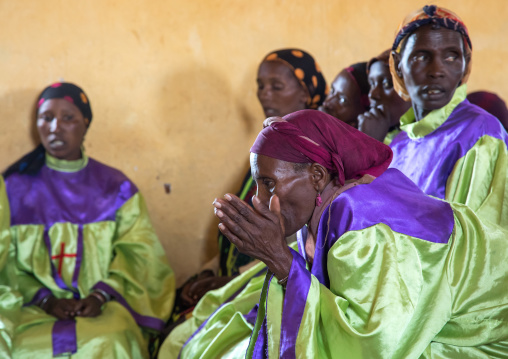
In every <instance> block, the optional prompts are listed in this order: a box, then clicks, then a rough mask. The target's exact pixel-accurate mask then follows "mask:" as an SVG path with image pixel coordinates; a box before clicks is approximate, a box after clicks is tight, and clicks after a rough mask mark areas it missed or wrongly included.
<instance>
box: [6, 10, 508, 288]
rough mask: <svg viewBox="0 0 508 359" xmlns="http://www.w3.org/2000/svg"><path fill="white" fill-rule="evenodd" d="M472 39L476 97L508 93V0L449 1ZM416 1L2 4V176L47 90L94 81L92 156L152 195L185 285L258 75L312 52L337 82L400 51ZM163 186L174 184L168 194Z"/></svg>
mask: <svg viewBox="0 0 508 359" xmlns="http://www.w3.org/2000/svg"><path fill="white" fill-rule="evenodd" d="M437 3H438V4H440V5H442V6H445V7H448V8H450V9H452V10H454V11H455V12H457V13H458V14H459V15H460V16H461V17H462V18H463V19H464V21H465V23H466V24H467V25H468V27H469V30H470V34H471V38H472V41H473V61H474V65H473V72H472V75H471V78H470V82H469V90H476V89H489V90H491V91H494V92H497V93H499V94H500V95H501V96H506V95H508V85H507V80H508V74H507V73H506V70H507V66H506V65H505V63H506V59H507V58H508V56H507V55H508V54H507V52H508V46H506V45H507V40H506V34H507V33H508V26H507V20H506V19H508V6H507V3H506V1H505V0H481V1H477V0H448V1H438V2H437ZM424 4H425V3H424V2H422V1H415V0H406V1H400V0H389V1H377V0H364V1H347V2H346V1H344V0H341V1H340V0H335V1H334V0H316V1H312V2H311V1H306V0H257V1H247V0H222V1H219V0H187V1H176V0H146V1H142V0H85V1H69V0H65V1H64V0H46V1H40V0H16V1H14V0H0V23H1V24H2V26H1V30H0V69H1V70H0V71H1V73H2V81H0V118H1V128H2V130H1V131H0V144H1V146H2V147H1V148H2V149H1V151H2V155H1V156H0V168H2V169H4V168H5V167H6V166H7V165H8V164H9V163H11V162H13V161H14V160H15V159H17V158H18V157H20V156H21V155H23V154H24V153H26V152H28V151H29V150H31V149H32V148H33V147H34V143H35V142H34V140H33V138H32V137H33V136H32V135H31V134H32V131H33V130H32V128H33V117H32V111H33V105H34V102H35V99H36V97H37V95H38V93H39V92H40V91H41V90H42V89H43V88H44V87H45V86H46V85H48V84H50V83H52V82H55V81H58V80H61V79H63V80H66V81H71V82H75V83H76V84H78V85H80V86H82V87H83V88H84V89H85V91H86V92H87V94H88V95H89V97H90V99H91V104H92V109H93V112H94V119H93V122H92V126H91V128H90V131H89V133H88V134H87V137H86V141H85V146H86V149H87V152H88V154H89V155H90V156H92V157H94V158H96V159H98V160H100V161H102V162H104V163H106V164H109V165H111V166H113V167H116V168H119V169H120V170H122V171H123V172H124V173H125V174H126V175H128V176H129V177H130V178H131V179H132V180H133V181H134V182H135V183H136V184H137V185H138V186H139V188H140V190H141V191H142V193H143V194H144V196H145V198H146V201H147V203H148V208H149V210H150V214H151V217H152V220H153V222H154V225H155V228H156V230H157V233H158V235H159V237H160V240H161V242H162V243H163V245H164V248H165V250H166V252H167V255H168V258H169V259H170V261H171V264H172V267H173V268H174V270H175V271H176V273H177V278H178V281H179V282H180V283H181V282H182V281H183V280H184V279H185V278H186V277H187V276H189V275H191V274H192V273H194V272H195V271H196V270H197V269H198V268H199V266H200V265H201V264H202V263H203V262H204V261H206V260H207V259H209V258H210V257H211V256H213V254H214V253H215V251H216V232H217V229H216V228H217V223H218V221H217V220H216V219H215V217H214V216H213V210H212V201H213V199H214V198H215V197H216V196H220V195H222V194H224V193H225V192H226V191H232V192H235V191H236V190H237V189H238V187H239V185H240V181H241V180H242V178H243V175H244V173H245V171H246V169H247V166H248V150H249V148H250V145H251V144H252V142H253V140H254V139H255V136H256V134H257V132H258V131H259V130H260V129H261V123H262V120H263V113H262V110H261V108H260V106H259V104H258V102H257V99H256V85H255V77H256V71H257V66H258V64H259V61H260V60H261V58H262V57H263V56H264V55H265V54H266V53H267V52H269V51H270V50H274V49H278V48H283V47H299V48H302V49H305V50H307V51H309V52H310V53H311V54H313V55H314V56H315V58H316V59H317V60H318V62H319V63H320V64H321V68H322V69H323V71H324V73H325V75H326V78H327V80H328V81H331V80H333V77H334V76H335V74H336V73H338V72H339V70H340V69H342V68H343V67H345V66H347V65H349V64H351V63H354V62H358V61H362V60H363V61H366V60H368V59H369V58H370V57H372V56H374V55H377V54H378V53H379V52H381V51H382V50H384V49H386V48H388V47H389V46H390V45H391V42H392V40H393V36H394V32H395V30H396V28H397V26H398V24H399V23H400V21H401V20H402V19H403V17H404V16H405V15H406V14H407V13H408V12H410V11H412V10H415V9H416V8H418V7H420V6H422V5H424ZM164 183H170V184H171V188H172V190H171V193H170V194H166V193H165V191H164Z"/></svg>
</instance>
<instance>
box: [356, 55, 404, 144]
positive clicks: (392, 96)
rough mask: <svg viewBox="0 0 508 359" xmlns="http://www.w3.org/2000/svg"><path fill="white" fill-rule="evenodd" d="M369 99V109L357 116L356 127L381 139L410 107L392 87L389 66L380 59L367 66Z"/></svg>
mask: <svg viewBox="0 0 508 359" xmlns="http://www.w3.org/2000/svg"><path fill="white" fill-rule="evenodd" d="M369 85H370V91H369V101H370V106H371V109H370V110H369V111H367V112H365V113H364V114H362V115H360V116H358V129H359V130H360V131H362V132H363V133H366V134H367V135H369V136H371V137H373V138H375V139H376V140H378V141H381V142H382V141H383V140H384V138H385V137H386V134H387V133H388V130H389V129H390V128H391V127H393V126H396V125H398V124H399V120H400V117H401V116H402V115H403V114H404V113H405V112H406V111H407V110H409V107H411V103H410V102H406V101H404V100H403V99H402V98H401V97H400V96H399V95H398V94H397V92H396V91H395V89H394V87H393V81H392V75H391V73H390V67H389V66H388V64H387V63H385V62H382V61H377V62H374V63H373V64H372V65H371V66H370V68H369Z"/></svg>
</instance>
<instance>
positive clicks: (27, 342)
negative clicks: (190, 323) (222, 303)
mask: <svg viewBox="0 0 508 359" xmlns="http://www.w3.org/2000/svg"><path fill="white" fill-rule="evenodd" d="M5 182H6V188H7V195H8V197H9V204H10V209H11V224H12V227H11V234H12V245H11V247H12V248H13V253H14V254H13V260H12V262H11V265H12V266H13V267H14V269H15V271H16V274H17V277H16V279H17V283H16V285H17V287H18V288H19V291H20V293H21V294H22V296H23V302H24V307H23V308H22V310H21V316H20V321H19V324H18V326H17V328H16V333H15V339H14V345H13V357H14V358H34V357H38V358H50V357H53V356H54V355H55V356H59V355H65V356H71V357H73V358H147V357H148V356H149V352H148V338H149V336H150V335H151V334H153V335H157V333H158V332H159V331H160V330H161V329H162V328H163V327H164V323H165V321H166V320H167V318H168V317H169V314H170V312H171V309H172V305H173V300H174V276H173V272H172V270H171V268H170V267H169V264H168V262H167V259H166V256H165V252H164V250H163V248H162V246H161V244H160V243H159V241H158V238H157V236H156V234H155V232H154V229H153V227H152V224H151V222H150V219H149V216H148V213H147V208H146V205H145V202H144V200H143V197H142V196H141V194H140V193H139V191H138V190H137V188H136V186H135V185H134V184H133V183H132V182H131V181H130V180H129V179H128V178H127V177H125V175H123V174H122V173H121V172H120V171H117V170H115V169H113V168H111V167H108V166H106V165H103V164H101V163H99V162H97V161H95V160H93V159H91V158H88V157H86V156H85V155H83V158H82V159H80V160H78V161H62V160H57V159H55V158H53V157H51V156H49V155H46V164H45V165H44V166H43V167H42V169H41V170H40V171H39V173H37V174H36V175H35V176H27V175H22V174H17V173H16V174H12V175H10V176H9V177H8V178H7V179H6V180H5ZM94 289H99V290H102V291H103V292H106V293H107V294H109V295H111V296H112V300H111V301H109V302H107V303H105V304H104V305H103V310H102V313H101V314H100V315H99V316H97V317H95V318H85V317H76V319H75V320H57V319H56V318H55V317H53V316H50V315H48V314H46V312H44V311H43V310H42V309H40V308H39V306H38V305H37V304H38V303H40V302H41V300H42V299H43V298H44V297H46V296H47V295H48V294H52V295H54V296H55V297H57V298H75V299H82V298H85V297H86V296H88V295H89V294H90V293H91V292H92V291H93V290H94Z"/></svg>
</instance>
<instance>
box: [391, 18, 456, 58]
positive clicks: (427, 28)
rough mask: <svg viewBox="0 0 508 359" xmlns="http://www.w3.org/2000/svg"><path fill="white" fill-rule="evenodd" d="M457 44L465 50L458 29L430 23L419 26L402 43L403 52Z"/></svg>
mask: <svg viewBox="0 0 508 359" xmlns="http://www.w3.org/2000/svg"><path fill="white" fill-rule="evenodd" d="M445 46H446V47H449V46H456V47H457V48H459V49H460V50H461V51H462V52H464V39H463V37H462V34H461V33H460V32H458V31H454V30H451V29H447V28H445V27H441V26H439V25H437V26H436V25H434V24H428V25H424V26H421V27H419V28H418V29H416V30H415V31H413V32H412V33H410V34H408V36H406V38H404V40H402V43H401V53H402V54H404V52H405V50H407V49H409V48H410V49H414V48H417V49H421V50H424V49H434V48H439V47H445Z"/></svg>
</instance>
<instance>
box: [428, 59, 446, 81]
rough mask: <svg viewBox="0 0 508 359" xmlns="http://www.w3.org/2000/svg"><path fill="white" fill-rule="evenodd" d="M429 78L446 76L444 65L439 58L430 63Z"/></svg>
mask: <svg viewBox="0 0 508 359" xmlns="http://www.w3.org/2000/svg"><path fill="white" fill-rule="evenodd" d="M429 76H430V77H432V78H440V77H443V76H444V64H443V61H442V60H441V59H440V58H439V57H437V56H436V57H433V58H432V61H431V62H430V63H429Z"/></svg>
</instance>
